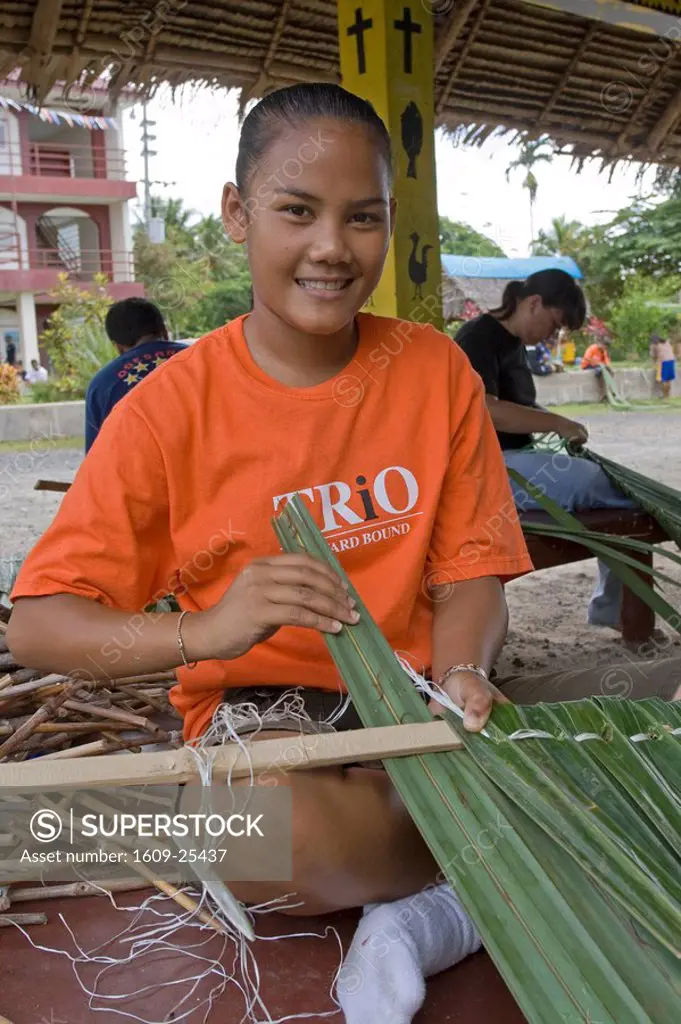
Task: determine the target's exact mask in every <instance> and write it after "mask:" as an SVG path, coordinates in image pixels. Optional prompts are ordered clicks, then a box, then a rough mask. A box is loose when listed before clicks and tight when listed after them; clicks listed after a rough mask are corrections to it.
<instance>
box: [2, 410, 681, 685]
mask: <svg viewBox="0 0 681 1024" xmlns="http://www.w3.org/2000/svg"><path fill="white" fill-rule="evenodd" d="M589 426H590V430H591V447H592V448H594V449H595V450H596V451H599V452H602V453H603V454H605V455H608V456H609V457H611V458H613V459H615V460H617V461H618V462H623V463H626V464H627V465H629V466H631V467H633V468H635V469H638V470H640V471H641V472H643V473H646V474H648V475H649V476H652V477H655V478H656V479H659V480H662V481H664V482H665V483H668V484H670V485H672V486H674V487H678V488H679V489H681V457H680V455H681V451H680V450H681V413H678V414H677V413H676V412H667V413H664V414H657V413H655V412H647V411H645V412H643V411H641V412H629V413H621V412H620V413H618V412H607V413H602V414H599V415H594V416H593V417H592V419H591V421H590V423H589ZM81 459H82V453H81V452H80V451H77V450H66V449H64V450H57V449H53V450H45V448H37V449H36V451H34V452H22V453H7V452H4V453H3V452H2V451H0V517H1V522H2V529H1V530H0V560H4V559H8V558H12V557H16V556H17V555H21V554H25V553H26V552H27V551H28V550H29V549H30V548H31V546H32V545H33V544H34V543H35V541H36V539H37V538H38V537H39V536H40V534H41V532H42V531H43V530H44V529H45V528H46V527H47V526H48V524H49V523H50V521H51V519H52V517H53V515H54V513H55V511H56V510H57V508H58V506H59V503H60V500H61V496H60V495H58V494H54V493H50V492H42V491H34V490H33V486H34V484H35V481H36V480H38V479H39V478H41V477H43V478H49V479H63V480H70V479H72V478H73V475H74V473H75V471H76V469H77V467H78V466H79V464H80V461H81ZM1 565H2V562H1V561H0V566H1ZM669 566H671V563H668V562H667V563H666V564H665V566H664V569H665V571H669V574H670V575H671V576H676V578H681V567H679V568H677V567H672V568H669ZM6 568H7V566H6V564H5V570H6ZM595 578H596V563H595V562H594V561H593V560H590V561H586V562H579V563H577V564H575V565H572V566H562V567H559V568H556V569H547V570H544V571H543V572H541V573H534V574H532V575H531V576H528V577H526V578H524V579H522V580H518V581H516V582H514V583H512V584H511V585H510V586H509V587H508V589H507V594H508V603H509V608H510V613H511V629H510V633H509V637H508V642H507V646H506V648H505V650H504V653H503V655H502V658H501V661H500V664H499V666H498V667H499V671H500V674H501V675H507V674H516V673H519V672H522V674H523V675H525V674H527V673H528V672H532V673H533V672H548V671H556V670H560V669H574V668H580V667H584V668H587V667H595V666H598V665H603V664H607V663H608V662H614V661H617V660H619V659H621V657H622V645H621V641H620V638H619V636H618V635H617V633H616V632H615V631H614V630H610V629H596V628H594V627H590V626H588V625H587V624H586V608H587V603H588V599H589V595H590V593H591V589H592V587H593V583H594V580H595ZM1 586H2V581H1V579H0V587H1ZM677 595H678V591H676V593H668V595H667V596H668V598H669V599H670V600H671V602H672V603H673V604H676V603H678V600H679V599H678V596H677ZM675 644H676V647H675V650H676V652H677V653H678V652H680V651H681V646H680V645H681V641H675ZM670 653H672V652H671V651H670Z"/></svg>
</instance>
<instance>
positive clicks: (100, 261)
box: [0, 232, 135, 281]
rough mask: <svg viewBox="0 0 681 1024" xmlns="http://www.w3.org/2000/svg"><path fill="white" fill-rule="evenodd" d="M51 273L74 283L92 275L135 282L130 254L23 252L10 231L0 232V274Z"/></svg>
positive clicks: (17, 237)
mask: <svg viewBox="0 0 681 1024" xmlns="http://www.w3.org/2000/svg"><path fill="white" fill-rule="evenodd" d="M3 270H53V271H55V273H60V274H68V275H69V277H70V278H71V279H72V280H75V281H91V280H92V278H93V277H94V275H95V274H106V276H107V277H108V278H109V279H110V280H116V281H134V279H135V262H134V258H133V255H132V253H131V252H120V251H115V250H113V249H80V250H73V249H69V250H68V251H66V250H65V249H64V248H61V249H43V248H35V249H26V248H24V247H22V245H21V240H20V238H19V236H18V235H17V234H15V233H13V232H5V233H2V232H0V271H3Z"/></svg>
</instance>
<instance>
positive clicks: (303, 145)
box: [7, 84, 531, 1024]
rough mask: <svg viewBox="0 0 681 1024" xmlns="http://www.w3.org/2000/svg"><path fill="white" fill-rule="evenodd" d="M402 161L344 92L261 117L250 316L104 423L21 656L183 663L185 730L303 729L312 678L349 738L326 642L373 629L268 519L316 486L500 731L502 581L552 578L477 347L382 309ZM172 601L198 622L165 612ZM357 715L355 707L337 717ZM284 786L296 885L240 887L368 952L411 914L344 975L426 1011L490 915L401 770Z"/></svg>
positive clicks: (271, 107) (361, 572)
mask: <svg viewBox="0 0 681 1024" xmlns="http://www.w3.org/2000/svg"><path fill="white" fill-rule="evenodd" d="M391 168H392V162H391V147H390V140H389V136H388V133H387V131H386V128H385V126H384V124H383V122H382V121H381V120H380V118H379V117H378V115H377V114H376V113H375V111H374V110H373V108H372V107H371V106H370V104H368V103H367V102H365V101H364V100H362V99H359V98H358V97H356V96H353V95H352V94H350V93H348V92H346V91H345V90H343V89H341V88H340V87H338V86H335V85H321V84H313V85H300V86H293V87H291V88H288V89H283V90H280V91H277V92H273V93H270V94H269V95H268V96H267V97H266V98H265V99H263V100H262V101H261V102H260V103H259V104H257V105H256V106H255V107H254V108H253V110H252V111H251V112H250V113H249V115H248V117H247V118H246V119H245V121H244V124H243V129H242V134H241V140H240V149H239V156H238V161H237V170H236V183H235V184H232V183H230V184H228V185H226V186H225V191H224V197H223V217H224V222H225V225H226V228H227V230H228V232H229V234H230V235H231V237H232V239H233V240H234V241H235V242H237V243H247V245H248V257H249V262H250V268H251V275H252V281H253V293H254V295H253V309H252V311H251V312H250V313H249V314H246V315H245V316H243V317H240V318H238V319H237V320H234V321H232V322H231V323H229V324H227V325H226V326H225V327H222V328H220V329H219V330H217V331H214V332H213V333H212V334H209V335H207V336H206V337H204V338H202V339H200V340H199V341H198V342H196V343H195V344H194V345H192V346H191V347H190V348H187V349H186V350H185V351H183V352H179V353H178V354H177V355H175V356H174V357H173V358H172V359H171V360H169V361H168V362H167V363H164V364H163V365H162V366H160V367H159V368H158V369H157V370H155V371H154V373H153V374H150V375H149V376H148V377H146V378H145V379H144V380H142V381H141V382H140V383H139V384H138V385H137V386H136V387H135V388H134V389H133V390H132V391H131V392H130V393H129V394H127V395H126V396H125V397H124V398H123V399H122V400H121V401H120V402H119V403H118V404H117V405H116V407H115V408H114V409H113V411H112V412H111V414H110V415H109V416H108V417H107V418H106V420H105V422H104V424H103V426H102V429H101V432H100V434H99V436H98V439H97V443H96V444H95V445H94V446H93V448H92V450H91V451H90V453H89V454H88V457H87V459H86V460H85V461H84V463H83V465H82V466H81V468H80V470H79V472H78V474H77V477H76V479H75V481H74V483H73V485H72V487H71V489H70V490H69V492H68V494H67V495H66V497H65V499H64V501H63V504H62V506H61V509H60V511H59V512H58V514H57V516H56V518H55V520H54V522H53V524H52V526H51V527H50V529H49V530H48V531H47V532H46V534H45V535H44V536H43V537H42V538H41V540H40V541H39V542H38V544H37V545H36V547H35V548H34V550H33V552H32V553H31V554H30V555H29V557H28V559H27V560H26V562H25V563H24V566H23V568H22V571H21V573H20V575H19V578H18V580H17V583H16V586H15V589H14V593H13V595H12V597H13V600H14V602H15V605H14V611H13V614H12V617H11V622H10V626H9V630H8V635H7V641H8V644H9V646H10V648H11V650H12V652H13V653H14V654H15V656H16V657H17V659H18V660H19V661H21V662H22V664H25V665H27V666H31V667H34V668H37V669H46V670H47V669H49V670H51V671H57V672H61V673H64V674H71V675H75V676H79V677H85V678H87V677H88V674H92V675H95V676H102V675H105V674H108V675H110V676H112V677H123V676H129V675H132V674H140V673H150V672H157V671H162V670H168V669H175V668H177V669H178V673H177V674H178V686H177V687H176V688H175V689H174V691H173V694H172V700H173V702H174V704H175V706H176V707H177V708H179V709H180V711H181V712H182V714H183V716H184V723H185V738H186V739H187V740H191V739H195V738H197V737H199V736H201V734H202V733H203V732H204V731H205V730H206V728H207V727H208V725H209V724H210V722H211V719H212V717H213V715H214V713H215V711H216V709H218V708H219V707H221V711H222V713H226V712H229V710H230V709H231V708H232V707H234V706H235V705H241V706H242V707H243V702H244V700H245V699H248V701H249V702H251V705H252V704H256V705H257V707H258V709H259V713H258V715H257V716H253V720H252V721H251V722H250V724H249V723H246V724H245V725H244V723H243V722H242V724H241V726H240V728H241V731H242V732H244V733H245V734H247V733H249V732H251V733H252V732H255V731H257V730H258V729H259V727H260V725H261V723H262V725H263V728H262V729H261V730H260V736H262V735H263V731H266V730H269V731H266V735H268V736H270V737H272V736H276V735H279V734H282V732H283V734H286V731H287V730H289V731H290V730H295V731H300V729H301V721H300V718H299V717H295V716H294V714H293V713H292V712H291V713H288V711H289V710H291V708H292V702H291V699H290V694H291V693H292V692H294V691H293V690H292V688H302V691H301V696H302V699H303V701H304V704H305V708H306V714H305V716H304V721H303V722H302V728H303V729H305V730H306V731H323V730H325V729H328V728H329V725H328V724H327V722H326V719H327V718H328V717H329V716H330V714H331V712H333V711H334V710H336V709H337V707H338V705H339V702H340V700H341V699H342V696H343V686H342V684H341V681H340V679H339V676H338V673H337V671H336V669H335V667H334V664H333V662H332V660H331V658H330V655H329V653H328V650H327V648H326V645H325V643H324V641H323V638H324V636H325V635H327V634H334V633H337V632H339V631H340V630H341V629H342V628H350V629H351V628H352V626H353V624H354V623H356V622H357V621H358V617H359V616H358V613H357V611H356V608H355V607H354V602H353V601H352V600H351V599H350V598H349V597H348V594H347V591H346V590H345V589H344V587H343V586H342V584H341V581H340V580H339V578H338V577H337V576H336V575H335V574H334V573H333V572H332V571H331V570H330V569H328V568H327V567H326V566H325V565H323V564H322V563H320V562H318V561H317V560H315V559H313V558H311V557H309V556H307V555H302V554H296V555H292V554H282V553H281V552H280V550H279V548H278V545H277V542H276V538H275V535H274V532H273V530H272V527H271V522H270V519H271V516H272V514H273V513H275V512H277V511H278V510H279V509H281V507H282V505H283V504H284V503H285V502H286V501H287V500H288V499H289V497H290V496H291V495H292V494H293V493H295V492H298V493H300V494H301V495H302V496H303V498H304V500H305V501H306V502H307V505H308V507H309V509H310V512H311V513H312V515H313V516H314V518H315V521H316V522H317V524H318V526H319V528H320V529H321V530H322V532H323V534H324V536H325V537H326V539H327V541H328V543H329V544H330V546H331V548H332V550H333V551H335V552H336V553H337V555H338V558H339V559H340V561H341V563H342V565H343V567H344V569H345V570H346V572H347V573H348V575H349V576H350V578H351V579H352V581H353V584H354V586H355V587H356V588H357V590H358V591H359V592H360V593H361V595H362V598H363V600H364V601H365V603H366V605H367V607H368V609H369V610H370V612H371V614H372V616H373V617H374V618H375V619H376V621H377V622H378V625H379V626H380V628H381V629H382V631H383V633H384V635H385V636H386V638H387V640H388V642H389V643H390V644H391V646H392V647H393V649H396V650H401V651H402V652H408V654H409V657H410V660H412V662H413V664H415V665H416V666H417V667H418V668H419V670H421V669H423V670H424V671H426V672H430V673H431V674H432V677H433V678H434V679H435V680H438V681H439V682H440V684H441V686H442V687H443V689H444V690H445V691H446V693H447V694H448V695H449V697H450V698H451V700H453V701H455V702H456V703H457V704H458V705H459V706H460V707H461V708H463V710H464V715H465V718H464V724H465V726H466V728H468V729H471V730H479V729H481V728H482V727H483V726H484V723H485V722H486V720H487V718H488V716H489V714H490V711H491V709H492V705H493V703H494V702H495V701H499V700H503V699H504V698H503V697H502V695H501V694H500V693H499V691H498V690H496V689H495V687H494V686H492V685H491V684H490V682H489V681H488V674H489V673H490V671H491V669H492V666H493V664H494V661H495V659H496V657H497V655H498V653H499V650H500V648H501V646H502V644H503V642H504V638H505V635H506V629H507V622H508V615H507V609H506V602H505V598H504V592H503V586H502V584H503V582H504V581H505V580H508V579H511V578H513V577H514V576H517V575H520V574H522V573H525V572H527V571H529V570H530V569H531V563H530V560H529V557H528V555H527V550H526V547H525V543H524V540H523V536H522V532H521V530H520V527H519V524H518V520H517V517H516V513H515V509H514V505H513V500H512V496H511V491H510V487H509V484H508V479H507V476H506V472H505V470H504V463H503V460H502V456H501V450H500V448H499V445H498V443H497V440H496V436H495V432H494V429H493V427H492V423H491V420H490V418H489V415H488V413H487V411H486V408H485V396H484V390H483V386H482V383H481V381H480V379H479V378H478V376H477V375H476V374H475V372H474V371H473V369H472V368H471V366H470V364H469V362H468V360H467V358H466V357H465V355H464V354H463V353H462V352H461V351H460V350H459V348H458V347H457V346H455V345H453V344H452V343H451V341H450V339H449V338H448V337H447V336H446V335H444V334H441V333H439V332H438V331H436V330H435V329H434V328H432V327H430V326H427V325H417V324H412V323H407V322H403V321H399V320H391V319H386V318H381V317H373V316H369V315H364V314H360V313H359V310H360V308H361V307H362V305H363V304H364V303H365V302H366V300H367V298H368V297H369V296H370V295H371V293H372V292H373V291H374V289H375V287H376V285H377V283H378V281H379V278H380V276H381V271H382V269H383V264H384V261H385V258H386V255H387V252H388V246H389V243H390V237H391V232H392V226H393V222H394V216H395V201H394V199H393V198H392V192H391V181H392V171H391ZM216 368H217V372H216ZM423 382H427V386H425V387H424V386H423ZM170 591H172V592H173V593H174V595H175V597H176V599H177V600H178V602H179V605H180V607H181V609H182V611H181V613H180V614H177V613H173V612H167V613H159V614H154V615H153V616H145V615H143V614H142V610H143V609H144V608H145V607H146V606H147V605H148V603H149V602H151V601H154V600H155V599H158V598H159V597H161V596H163V595H164V594H166V593H168V592H170ZM275 705H276V709H277V712H278V713H277V714H272V709H273V707H275ZM431 707H432V710H433V711H437V709H438V707H439V706H438V705H431ZM287 709H288V710H287ZM336 718H338V716H336ZM359 724H360V723H359V719H358V717H357V714H356V712H355V711H354V709H353V708H352V705H350V706H349V708H348V709H347V710H346V711H345V713H344V714H343V715H342V717H341V718H340V720H337V721H335V728H341V729H342V728H356V727H357V726H358V725H359ZM270 774H271V773H270ZM278 779H279V783H280V784H281V785H286V786H290V788H291V790H292V795H293V807H294V841H293V842H294V845H293V850H294V860H293V864H294V877H293V882H292V883H291V882H277V883H274V882H270V883H256V882H250V883H244V882H242V883H239V884H238V885H234V886H233V892H234V893H235V894H236V895H237V897H238V898H239V899H242V900H244V901H245V902H248V903H262V902H265V901H268V900H271V899H275V898H281V897H282V896H284V895H285V894H288V893H290V892H291V890H292V889H293V890H295V891H296V892H297V894H298V897H297V899H298V909H297V910H294V911H292V912H297V913H306V914H310V913H312V914H318V913H326V912H330V911H335V910H339V909H344V908H349V907H354V906H361V905H367V904H369V905H372V906H371V908H370V909H369V910H368V912H367V913H366V914H365V916H364V917H363V918H362V921H361V923H360V926H359V929H358V933H357V935H356V937H355V940H354V943H353V950H351V953H350V954H349V958H350V961H351V960H352V957H353V956H357V955H360V954H359V952H358V951H359V950H360V949H362V950H363V952H362V954H361V955H362V956H364V957H365V958H366V956H372V955H374V954H373V953H371V952H370V950H371V948H372V943H371V942H370V939H371V938H372V936H375V935H376V934H377V933H379V932H381V931H383V930H384V929H385V928H386V927H390V928H391V939H394V941H393V942H392V943H391V948H390V950H389V954H390V955H388V956H383V954H381V956H380V957H377V954H376V957H377V958H376V963H375V965H374V966H375V970H371V971H370V972H368V973H367V972H365V980H364V984H363V985H362V986H361V987H360V989H359V990H358V991H355V988H356V986H355V987H353V986H351V985H348V986H345V987H343V986H342V985H340V986H339V998H340V1000H341V1003H342V1005H343V1009H344V1012H345V1015H346V1021H347V1022H348V1024H362V1022H365V1021H368V1020H371V1021H374V1020H375V1021H388V1020H400V1021H408V1020H411V1019H412V1017H413V1015H414V1014H415V1013H416V1012H417V1010H418V1008H419V1006H420V1005H421V1003H422V1001H423V998H424V977H427V976H428V975H430V974H433V973H436V972H437V971H440V970H443V969H445V968H446V967H449V966H451V965H452V964H453V963H455V962H456V961H457V960H459V959H461V958H462V957H464V956H466V955H467V954H468V953H470V952H472V951H474V950H475V949H477V948H478V947H479V945H480V939H479V936H478V935H477V932H476V930H475V928H474V926H473V924H472V922H471V921H470V919H469V918H468V917H467V915H466V914H465V912H464V911H463V909H462V907H461V905H460V903H459V901H458V899H457V897H456V894H455V893H454V892H453V891H452V890H451V888H450V887H449V886H448V885H435V886H431V887H429V888H428V889H427V890H426V891H425V892H422V890H423V889H424V887H425V886H428V885H429V883H433V882H434V881H435V880H436V877H437V874H438V870H437V865H436V863H435V861H434V860H433V858H432V856H431V854H430V852H429V851H428V849H427V848H426V846H425V844H424V843H423V841H422V840H421V838H420V836H419V834H418V832H417V830H416V828H415V826H414V824H413V822H412V821H411V819H410V817H409V815H408V813H407V812H406V810H405V808H404V807H403V806H402V804H401V801H400V800H399V799H397V798H396V794H395V792H394V791H393V789H392V786H391V783H390V781H389V779H388V776H387V775H386V773H385V772H384V771H382V770H378V769H368V768H359V767H349V768H346V769H345V770H341V769H334V768H329V769H324V770H316V771H307V772H305V771H300V772H296V773H293V774H291V775H286V774H284V773H280V774H279V776H278ZM413 894H416V895H413ZM420 903H423V907H421V908H419V904H420ZM407 904H408V907H409V912H408V913H407V914H404V912H403V911H404V907H405V906H406V905H407ZM373 905H376V906H373ZM353 951H354V952H353Z"/></svg>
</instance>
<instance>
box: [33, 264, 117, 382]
mask: <svg viewBox="0 0 681 1024" xmlns="http://www.w3.org/2000/svg"><path fill="white" fill-rule="evenodd" d="M107 283H108V278H107V276H106V275H105V274H96V275H95V277H94V278H93V287H92V289H91V290H90V291H87V290H85V289H81V288H79V287H78V286H77V285H76V284H73V283H72V282H71V281H70V280H69V276H68V274H60V275H59V284H58V286H57V287H56V288H55V289H54V290H53V291H52V292H50V297H51V298H53V299H54V300H55V301H56V302H58V303H59V305H58V306H57V309H56V310H55V312H54V313H53V314H52V316H51V317H50V322H49V325H48V327H47V328H46V329H45V330H44V331H43V334H42V339H41V340H42V343H43V345H44V346H45V350H46V351H47V354H48V355H49V357H50V360H51V362H52V367H53V369H54V376H53V379H52V380H49V381H42V382H38V383H37V384H35V385H34V386H33V389H32V393H31V395H32V398H33V400H34V401H36V402H63V401H70V400H74V399H80V398H84V397H85V392H86V391H87V386H88V384H89V383H90V380H91V379H92V377H93V376H94V374H95V373H96V372H97V370H99V369H100V367H102V366H104V365H105V364H106V363H108V362H109V361H110V360H111V359H113V358H114V357H115V356H116V350H115V348H114V347H113V345H112V344H111V342H110V341H109V339H108V338H107V336H106V332H105V330H104V318H105V316H106V312H107V310H108V308H109V306H110V305H111V299H110V297H109V295H108V294H107V287H106V286H107Z"/></svg>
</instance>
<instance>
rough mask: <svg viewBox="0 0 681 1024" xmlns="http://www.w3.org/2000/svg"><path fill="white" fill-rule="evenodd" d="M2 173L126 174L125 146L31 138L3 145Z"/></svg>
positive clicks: (59, 175)
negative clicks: (24, 145)
mask: <svg viewBox="0 0 681 1024" xmlns="http://www.w3.org/2000/svg"><path fill="white" fill-rule="evenodd" d="M0 174H10V175H12V176H15V175H20V174H27V175H33V176H35V177H38V178H109V179H112V180H115V181H121V180H123V179H124V178H125V174H126V168H125V150H123V149H112V148H108V147H107V148H104V147H102V148H101V149H96V148H95V147H94V146H92V144H91V143H90V144H88V143H70V142H29V143H28V145H27V146H26V147H25V148H22V146H21V145H20V144H19V143H6V144H5V145H4V146H0Z"/></svg>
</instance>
